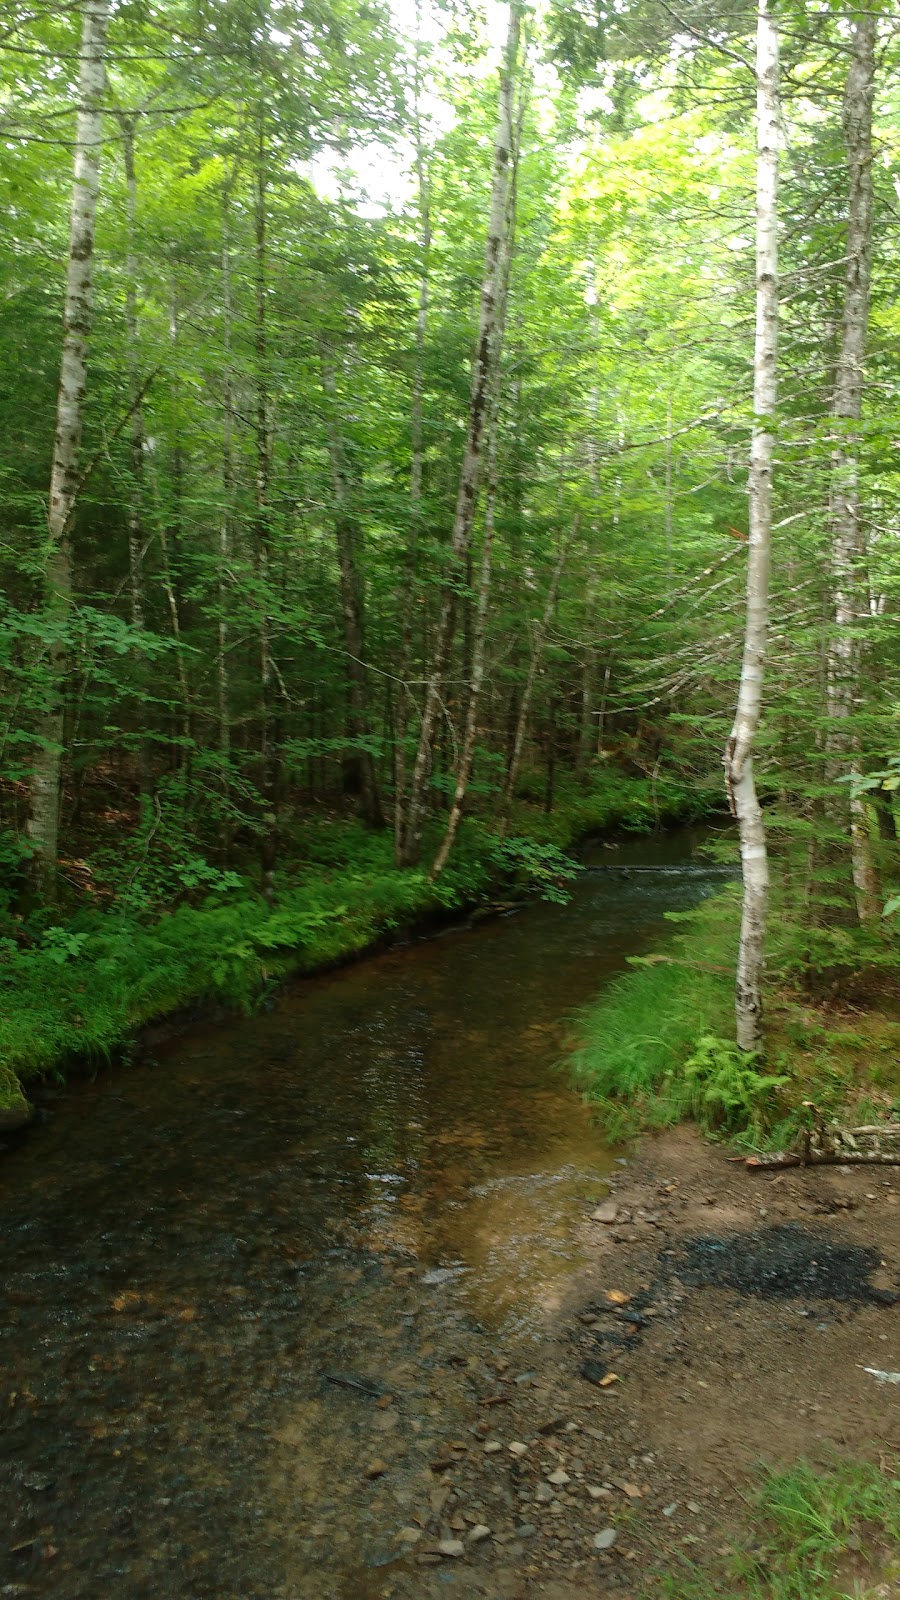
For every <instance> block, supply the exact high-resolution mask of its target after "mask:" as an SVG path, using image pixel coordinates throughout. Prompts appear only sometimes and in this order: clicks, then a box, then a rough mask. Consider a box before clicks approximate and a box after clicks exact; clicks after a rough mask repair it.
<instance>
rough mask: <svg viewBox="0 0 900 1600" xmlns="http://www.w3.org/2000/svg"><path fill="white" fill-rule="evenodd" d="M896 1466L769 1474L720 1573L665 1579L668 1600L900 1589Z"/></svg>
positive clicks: (844, 1465) (824, 1596)
mask: <svg viewBox="0 0 900 1600" xmlns="http://www.w3.org/2000/svg"><path fill="white" fill-rule="evenodd" d="M898 1552H900V1476H898V1467H897V1463H896V1462H893V1463H891V1464H888V1465H884V1464H882V1465H877V1464H875V1463H872V1462H865V1461H842V1462H836V1463H834V1464H833V1465H831V1466H829V1467H828V1468H827V1469H825V1470H822V1471H820V1470H818V1469H817V1468H815V1467H814V1466H811V1465H810V1464H809V1463H801V1464H799V1465H797V1466H794V1467H792V1468H790V1469H789V1470H787V1471H783V1472H772V1471H769V1472H767V1473H766V1475H765V1478H764V1480H763V1484H762V1487H761V1489H760V1491H759V1493H758V1495H757V1497H756V1499H755V1501H754V1504H753V1508H752V1521H751V1527H750V1529H749V1532H748V1535H746V1536H744V1537H742V1538H741V1541H740V1548H739V1549H736V1550H735V1551H734V1553H733V1555H732V1556H731V1557H730V1558H729V1559H728V1560H727V1562H726V1563H725V1565H724V1568H723V1570H722V1571H721V1572H717V1573H715V1574H714V1575H713V1576H710V1575H709V1573H708V1572H703V1573H701V1572H700V1571H699V1570H697V1569H693V1570H689V1571H688V1572H687V1573H686V1574H684V1575H678V1576H674V1577H673V1576H672V1575H671V1574H669V1575H667V1576H665V1577H664V1578H663V1579H662V1580H661V1584H660V1586H659V1587H655V1589H654V1592H655V1593H658V1594H665V1595H667V1596H670V1597H671V1600H722V1597H723V1596H727V1597H733V1600H868V1597H871V1600H875V1597H876V1596H881V1595H885V1594H894V1593H896V1589H895V1587H894V1585H896V1584H897V1583H898V1582H900V1557H898Z"/></svg>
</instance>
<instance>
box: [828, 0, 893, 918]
mask: <svg viewBox="0 0 900 1600" xmlns="http://www.w3.org/2000/svg"><path fill="white" fill-rule="evenodd" d="M877 27H878V19H877V15H876V12H875V11H874V10H873V11H869V12H859V13H857V15H856V16H855V17H854V27H853V42H852V54H851V58H850V66H849V69H848V72H847V84H846V89H845V93H844V117H843V121H844V138H845V141H846V146H847V165H848V177H849V215H848V221H847V263H846V276H845V285H844V315H843V325H842V329H841V345H840V352H839V355H838V361H837V371H836V374H835V385H834V404H833V414H834V418H835V422H836V424H837V426H836V430H835V431H836V442H835V449H834V455H833V458H832V473H831V493H830V504H829V526H830V531H831V570H832V585H833V595H834V632H833V634H832V636H831V638H830V639H829V642H828V653H827V679H828V720H829V736H828V750H829V753H830V754H832V755H834V756H836V757H838V760H837V761H835V762H833V763H832V764H831V767H830V772H831V775H832V777H836V776H837V775H838V774H839V773H840V772H841V770H842V769H843V770H844V771H846V772H851V773H852V772H855V771H858V770H859V767H858V764H857V762H856V760H855V759H854V758H855V753H856V751H857V750H858V745H859V741H858V738H857V736H856V735H855V734H854V733H853V731H852V728H851V726H850V725H849V724H850V719H851V718H852V716H853V713H854V709H855V706H856V703H857V699H858V696H859V675H860V645H859V641H858V639H856V638H854V629H855V628H858V626H859V623H860V618H861V613H862V603H861V588H862V584H863V570H862V569H863V563H864V559H865V535H864V531H863V527H862V523H861V519H860V493H859V454H858V452H859V439H858V433H859V421H860V416H861V413H862V395H863V381H864V369H865V359H866V342H867V337H868V326H869V298H870V286H871V277H872V228H873V186H872V99H873V92H874V78H875V44H876V38H877ZM850 855H851V864H852V870H853V886H854V892H855V898H856V909H857V915H858V917H859V920H860V922H871V921H873V920H875V919H876V918H878V917H880V915H881V895H880V892H879V884H878V874H877V872H876V869H875V865H874V862H873V860H872V850H871V841H870V838H869V828H868V818H867V811H866V806H865V803H864V801H863V800H862V798H861V797H856V798H851V800H850Z"/></svg>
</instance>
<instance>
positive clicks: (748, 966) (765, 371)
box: [724, 0, 779, 1051]
mask: <svg viewBox="0 0 900 1600" xmlns="http://www.w3.org/2000/svg"><path fill="white" fill-rule="evenodd" d="M778 120H779V69H778V31H777V27H776V23H775V19H774V16H773V14H772V6H771V3H770V0H759V4H758V12H757V30H756V134H757V163H756V335H755V344H754V357H753V435H752V442H751V447H750V481H749V490H750V538H749V549H748V563H747V609H746V623H745V631H744V653H743V660H742V663H741V678H740V685H739V688H738V699H737V709H736V712H735V718H734V725H733V727H732V730H731V735H730V738H729V740H728V744H727V746H726V750H725V760H724V764H725V783H726V788H727V791H728V798H729V802H730V805H731V808H732V811H733V812H734V815H735V816H736V817H737V820H738V828H739V830H740V840H741V866H742V871H743V880H744V897H743V909H742V914H741V935H740V947H739V951H738V964H737V977H736V983H735V1016H736V1023H737V1042H738V1045H739V1047H740V1049H742V1050H747V1051H756V1050H761V1049H762V1044H763V1031H762V980H763V965H764V959H765V936H766V916H767V912H768V902H769V863H768V856H767V853H766V830H765V822H764V820H763V814H762V808H761V806H760V803H759V797H758V795H757V792H756V783H755V780H754V775H753V757H754V752H755V748H756V738H757V732H758V729H759V721H760V713H761V708H762V687H763V672H764V669H765V660H766V636H767V632H768V622H769V571H770V566H771V544H772V469H773V464H774V455H775V431H774V430H775V407H776V402H777V396H778Z"/></svg>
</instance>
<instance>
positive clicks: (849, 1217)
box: [365, 1127, 900, 1600]
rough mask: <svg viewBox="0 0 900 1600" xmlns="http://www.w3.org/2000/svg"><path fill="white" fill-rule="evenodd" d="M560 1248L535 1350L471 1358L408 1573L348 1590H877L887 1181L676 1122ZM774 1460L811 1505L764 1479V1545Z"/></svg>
mask: <svg viewBox="0 0 900 1600" xmlns="http://www.w3.org/2000/svg"><path fill="white" fill-rule="evenodd" d="M612 1216H614V1217H615V1220H614V1221H608V1220H606V1219H607V1218H608V1217H612ZM583 1233H584V1243H585V1244H586V1247H587V1251H588V1257H589V1262H590V1265H589V1266H588V1268H587V1270H586V1271H583V1272H582V1273H580V1275H579V1276H578V1277H577V1279H575V1280H573V1282H572V1286H571V1293H570V1295H569V1296H568V1299H567V1301H566V1304H565V1306H564V1308H563V1309H562V1310H561V1311H560V1313H559V1316H558V1319H557V1321H556V1324H555V1326H554V1327H553V1328H551V1329H550V1330H549V1332H548V1337H547V1338H546V1340H545V1342H544V1344H543V1346H542V1348H541V1350H540V1352H539V1354H538V1356H537V1357H536V1356H535V1353H534V1351H533V1350H532V1351H531V1353H530V1354H529V1355H528V1356H527V1358H526V1359H527V1362H528V1366H527V1369H526V1370H525V1371H524V1372H521V1371H518V1370H517V1353H516V1352H515V1351H514V1350H505V1349H504V1350H502V1351H500V1352H496V1353H495V1354H494V1356H493V1357H492V1358H490V1359H489V1361H488V1366H490V1367H492V1369H493V1372H494V1374H495V1382H494V1384H493V1388H492V1391H491V1392H490V1393H487V1394H484V1393H483V1394H482V1395H481V1398H480V1401H479V1403H478V1409H479V1410H480V1415H479V1414H477V1413H476V1415H474V1416H473V1418H472V1419H471V1420H472V1428H471V1432H472V1433H474V1435H475V1439H476V1442H475V1444H474V1445H473V1444H472V1438H471V1433H470V1434H469V1437H468V1438H465V1437H464V1438H463V1439H461V1440H460V1441H455V1442H454V1441H451V1442H450V1443H449V1444H448V1447H447V1449H446V1451H445V1452H443V1459H439V1460H438V1461H437V1462H436V1463H433V1464H432V1479H433V1483H434V1485H435V1489H434V1490H433V1492H432V1495H431V1499H430V1509H431V1518H430V1520H429V1518H428V1514H427V1512H426V1513H425V1515H424V1516H420V1517H419V1518H418V1519H413V1521H412V1522H411V1525H410V1527H409V1528H407V1529H406V1530H404V1535H403V1537H405V1538H406V1539H407V1540H408V1541H409V1543H410V1549H411V1554H410V1556H409V1557H407V1558H406V1561H405V1562H404V1563H403V1564H404V1566H406V1565H407V1563H409V1564H414V1567H415V1569H417V1570H416V1571H415V1576H413V1573H412V1572H410V1574H409V1578H406V1577H405V1576H404V1577H402V1578H401V1577H400V1576H399V1574H398V1573H397V1569H396V1568H394V1569H393V1573H394V1575H393V1576H392V1577H391V1579H390V1580H387V1579H385V1580H384V1581H383V1586H378V1587H377V1588H373V1589H371V1590H370V1589H366V1591H365V1592H366V1593H367V1594H368V1593H371V1594H373V1595H374V1594H378V1595H379V1596H382V1595H383V1596H385V1597H388V1596H394V1595H396V1596H401V1595H402V1596H404V1597H405V1596H413V1595H415V1597H416V1600H426V1597H431V1596H432V1595H434V1596H435V1597H437V1596H438V1595H446V1594H447V1592H448V1586H449V1591H450V1592H451V1593H455V1594H458V1595H459V1596H460V1597H461V1600H463V1597H464V1600H475V1597H476V1596H477V1597H481V1596H486V1597H489V1600H532V1597H534V1600H537V1597H538V1596H540V1597H542V1600H603V1597H605V1596H607V1595H613V1594H615V1595H617V1596H622V1597H623V1600H624V1597H626V1596H627V1597H631V1600H638V1597H644V1596H647V1597H652V1596H655V1595H661V1594H668V1595H678V1596H682V1597H685V1600H688V1597H691V1600H693V1597H700V1596H713V1595H715V1596H720V1597H721V1596H735V1597H736V1596H744V1595H748V1596H750V1595H753V1596H772V1597H776V1596H777V1597H781V1596H782V1595H784V1596H791V1597H795V1596H796V1597H797V1600H799V1597H801V1596H806V1595H807V1594H808V1595H809V1596H816V1597H825V1596H830V1595H838V1594H840V1595H844V1594H848V1595H854V1596H856V1595H859V1596H866V1597H871V1600H874V1597H875V1596H878V1597H888V1596H890V1597H894V1596H898V1595H900V1563H898V1560H897V1549H898V1547H897V1543H896V1535H897V1532H898V1521H900V1497H898V1488H900V1486H898V1483H897V1470H896V1460H897V1456H898V1454H900V1387H898V1386H897V1385H896V1384H895V1383H890V1382H888V1381H885V1380H884V1379H879V1378H878V1377H877V1376H876V1375H875V1373H873V1372H871V1371H869V1370H867V1369H869V1368H873V1369H876V1371H880V1372H889V1371H893V1369H896V1368H897V1367H898V1366H900V1348H898V1333H897V1309H896V1307H897V1303H898V1292H897V1291H898V1290H900V1174H898V1173H897V1172H896V1171H893V1170H891V1169H887V1170H885V1169H881V1170H879V1169H877V1168H862V1169H860V1168H856V1169H850V1168H839V1167H838V1168H830V1169H828V1170H823V1169H819V1170H816V1171H810V1170H806V1171H802V1172H800V1171H787V1172H782V1173H766V1174H761V1173H753V1172H750V1171H748V1170H747V1169H746V1167H744V1166H743V1165H742V1164H735V1163H734V1162H732V1161H731V1160H730V1159H729V1156H728V1154H727V1152H726V1151H725V1150H724V1149H723V1148H722V1147H718V1146H714V1145H711V1144H708V1143H706V1142H704V1141H703V1139H702V1138H701V1137H700V1135H699V1134H698V1133H697V1132H696V1131H695V1130H693V1129H691V1128H688V1127H681V1128H676V1129H671V1130H668V1131H666V1132H665V1133H662V1134H657V1135H648V1136H645V1138H644V1139H643V1140H642V1141H641V1142H640V1144H639V1146H638V1148H637V1151H636V1153H635V1154H634V1156H633V1157H632V1159H630V1160H629V1161H628V1162H627V1164H626V1165H625V1166H624V1168H623V1170H622V1172H621V1176H619V1177H618V1178H615V1179H613V1184H612V1194H611V1198H610V1201H609V1202H607V1203H605V1204H604V1205H603V1206H601V1207H600V1208H599V1212H598V1213H597V1214H596V1215H593V1214H590V1213H586V1215H585V1218H584V1222H583ZM443 1343H444V1352H443V1354H444V1356H445V1358H446V1357H447V1350H446V1335H445V1337H444V1341H443ZM522 1356H524V1352H522V1353H519V1357H518V1359H521V1358H522ZM481 1361H482V1356H481V1354H480V1352H475V1353H473V1352H472V1351H471V1350H469V1351H468V1352H466V1353H465V1354H464V1353H462V1352H460V1353H453V1352H450V1355H449V1364H450V1366H451V1367H454V1366H455V1367H457V1368H459V1367H465V1366H466V1365H468V1367H469V1368H470V1369H474V1368H476V1367H477V1366H478V1365H479V1363H480V1362H481ZM439 1370H440V1369H439ZM443 1371H444V1372H445V1373H446V1374H447V1379H448V1380H450V1381H452V1377H453V1374H452V1372H449V1371H448V1370H447V1368H446V1367H444V1368H443ZM604 1380H605V1381H604ZM860 1462H864V1463H871V1467H872V1480H873V1481H874V1483H875V1484H876V1491H875V1496H874V1501H873V1500H872V1496H871V1493H869V1501H868V1507H866V1502H865V1495H860V1494H859V1493H858V1492H857V1499H858V1502H859V1506H858V1507H857V1509H859V1507H862V1508H863V1511H864V1513H865V1515H864V1516H863V1519H862V1521H861V1520H860V1518H859V1517H858V1516H854V1505H853V1499H854V1492H856V1491H854V1490H853V1489H852V1488H850V1489H848V1483H852V1481H853V1477H854V1473H859V1472H862V1473H863V1474H865V1472H866V1470H867V1469H866V1468H865V1467H864V1466H863V1467H859V1466H857V1465H849V1466H848V1464H850V1463H852V1464H855V1463H860ZM798 1463H808V1464H810V1465H811V1467H812V1468H813V1469H814V1471H813V1475H812V1476H810V1477H809V1479H808V1482H807V1486H806V1487H807V1490H809V1488H810V1485H812V1494H811V1498H810V1496H809V1494H807V1498H806V1499H805V1500H804V1497H803V1480H802V1474H803V1469H802V1468H801V1469H800V1479H799V1480H797V1481H795V1480H791V1479H790V1478H789V1479H788V1480H787V1482H786V1486H785V1485H782V1488H783V1489H785V1493H784V1494H783V1498H784V1499H785V1500H786V1502H787V1513H786V1516H787V1533H788V1537H787V1538H786V1539H783V1540H782V1546H780V1545H779V1538H778V1528H777V1526H776V1525H775V1524H774V1523H772V1522H767V1520H766V1518H765V1516H764V1515H762V1514H761V1513H760V1511H759V1509H758V1505H757V1500H758V1495H759V1491H760V1485H761V1468H763V1467H764V1468H766V1469H767V1470H771V1471H775V1472H785V1471H787V1472H788V1473H789V1474H790V1472H791V1471H792V1470H794V1471H796V1469H797V1464H798ZM848 1472H849V1479H848V1478H847V1474H848ZM835 1473H836V1474H837V1480H838V1481H837V1485H836V1488H835V1492H834V1496H833V1500H834V1504H833V1505H832V1506H831V1507H830V1510H826V1513H825V1517H824V1519H823V1518H822V1504H824V1505H826V1506H827V1502H828V1482H829V1474H835ZM842 1473H843V1479H842V1477H841V1474H842ZM880 1474H884V1477H883V1480H881V1481H883V1488H884V1495H883V1497H882V1494H881V1491H880V1489H878V1488H877V1485H878V1483H879V1481H880ZM858 1487H859V1486H858V1485H857V1491H858ZM869 1491H871V1483H870V1484H869ZM867 1492H868V1491H867ZM817 1497H821V1501H822V1504H819V1502H818V1500H817ZM873 1504H875V1505H876V1506H877V1508H878V1509H877V1512H874V1511H873V1510H872V1505H873ZM498 1507H505V1515H504V1516H502V1520H501V1521H499V1522H498V1521H497V1520H496V1517H497V1510H498ZM820 1519H822V1520H823V1522H824V1521H825V1520H827V1521H828V1522H829V1527H828V1528H827V1529H825V1528H824V1525H823V1526H822V1527H818V1526H817V1524H818V1522H819V1520H820ZM489 1525H492V1526H491V1532H490V1535H488V1533H487V1527H488V1526H489ZM475 1530H478V1532H479V1533H480V1535H481V1537H480V1538H479V1537H478V1534H477V1533H476V1531H475ZM781 1531H782V1533H784V1532H785V1528H784V1527H782V1530H781ZM810 1535H812V1537H811V1538H809V1536H810ZM596 1545H600V1546H603V1545H606V1548H595V1546H596ZM820 1545H821V1547H822V1548H821V1550H820V1548H819V1547H820ZM820 1558H821V1560H822V1561H824V1568H821V1569H820V1567H819V1566H818V1565H817V1562H818V1561H819V1559H820ZM780 1562H784V1563H785V1571H786V1572H787V1571H788V1570H790V1572H791V1573H793V1577H792V1578H788V1579H786V1578H785V1574H784V1572H781V1571H780V1567H779V1563H780ZM828 1569H830V1570H829V1577H828V1578H823V1576H822V1572H823V1571H824V1570H828ZM829 1578H831V1579H833V1581H834V1587H832V1583H831V1582H830V1581H829ZM410 1584H411V1586H410ZM807 1584H808V1585H809V1587H807Z"/></svg>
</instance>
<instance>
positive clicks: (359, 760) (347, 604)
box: [322, 365, 385, 828]
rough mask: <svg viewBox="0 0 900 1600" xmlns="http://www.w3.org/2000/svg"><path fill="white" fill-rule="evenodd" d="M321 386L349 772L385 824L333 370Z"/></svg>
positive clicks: (355, 531) (368, 813)
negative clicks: (368, 744) (350, 747)
mask: <svg viewBox="0 0 900 1600" xmlns="http://www.w3.org/2000/svg"><path fill="white" fill-rule="evenodd" d="M322 387H323V389H324V390H325V394H326V396H327V398H328V402H329V404H328V411H329V414H328V448H329V454H330V457H331V483H332V491H333V495H334V533H335V541H336V544H337V555H338V568H339V571H340V576H341V615H342V618H343V624H344V649H345V650H346V653H347V683H348V689H349V697H350V718H349V732H350V737H351V739H353V740H354V741H355V742H356V743H355V748H354V751H353V763H352V765H353V772H354V782H355V787H356V789H357V791H358V794H359V803H360V811H361V814H362V817H363V821H364V822H365V823H366V824H367V825H368V826H369V827H370V828H383V827H384V826H385V816H384V810H383V808H382V804H381V794H380V791H379V787H378V777H377V774H376V771H375V759H374V757H373V755H372V752H371V750H370V749H367V748H365V747H362V748H361V747H360V744H359V741H367V740H369V739H370V738H371V734H372V724H371V717H370V714H369V685H368V673H367V669H366V659H365V607H364V599H363V579H362V573H361V571H360V562H359V548H360V544H361V531H360V527H359V524H358V522H357V520H356V518H355V516H354V514H353V510H352V507H351V504H350V486H349V483H348V481H347V466H346V461H345V459H344V446H343V442H342V439H341V433H340V428H339V426H338V418H337V382H336V379H335V375H334V369H333V368H332V367H329V366H327V365H326V366H324V367H323V369H322Z"/></svg>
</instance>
